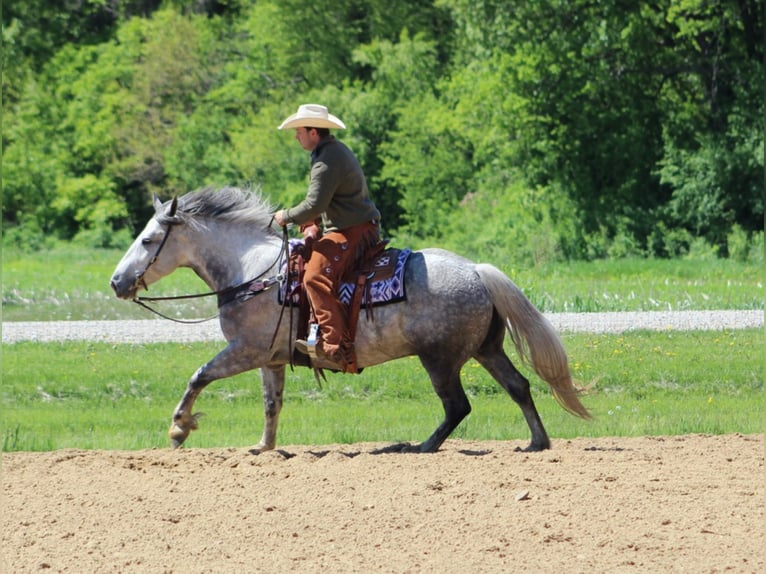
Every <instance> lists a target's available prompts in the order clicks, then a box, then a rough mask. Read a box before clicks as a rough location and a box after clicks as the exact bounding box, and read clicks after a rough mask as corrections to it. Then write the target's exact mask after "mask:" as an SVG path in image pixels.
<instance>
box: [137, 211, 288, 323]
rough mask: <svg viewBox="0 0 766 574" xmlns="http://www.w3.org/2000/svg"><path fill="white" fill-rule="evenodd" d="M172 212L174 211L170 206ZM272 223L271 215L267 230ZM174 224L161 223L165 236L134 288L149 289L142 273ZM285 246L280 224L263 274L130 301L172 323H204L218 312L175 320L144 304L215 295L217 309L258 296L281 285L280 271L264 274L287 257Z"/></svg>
mask: <svg viewBox="0 0 766 574" xmlns="http://www.w3.org/2000/svg"><path fill="white" fill-rule="evenodd" d="M171 209H172V208H171ZM173 211H175V210H174V209H173ZM273 222H274V218H273V217H272V218H271V221H270V222H269V224H268V226H267V229H268V230H271V229H272V228H271V225H272V223H273ZM174 225H176V223H174V222H172V221H169V222H168V223H166V224H165V235H164V236H163V237H162V240H161V241H160V244H159V245H158V246H157V250H156V251H155V252H154V255H153V256H152V258H151V259H150V260H149V261H148V262H147V264H146V266H145V267H144V269H143V271H141V272H140V273H139V274H138V275H136V281H135V283H134V284H133V285H134V287H143V288H144V289H145V290H146V291H148V290H149V286H148V285H147V284H146V281H145V280H144V276H145V275H146V273H147V271H149V268H150V267H151V266H152V265H154V264H155V263H156V262H157V259H158V258H159V256H160V252H161V251H162V248H163V247H165V244H166V243H167V241H168V238H169V237H170V232H171V230H172V229H173V226H174ZM289 249H290V247H289V239H288V234H287V228H286V227H283V228H282V247H281V248H280V250H279V253H278V254H277V257H276V259H275V260H274V262H273V263H272V264H271V265H269V266H268V267H266V270H265V271H264V272H263V273H261V274H259V275H258V276H256V277H254V278H252V279H248V280H247V281H244V282H242V283H239V284H237V285H232V286H229V287H225V288H223V289H218V290H216V291H207V292H205V293H194V294H191V295H172V296H164V297H134V298H133V299H132V301H133V302H134V303H136V304H137V305H139V306H140V307H143V308H144V309H146V310H148V311H151V312H152V313H154V314H155V315H157V316H158V317H162V318H163V319H167V320H169V321H173V322H175V323H184V324H196V323H204V322H206V321H210V320H212V319H215V318H216V317H218V315H219V314H220V312H218V313H216V314H215V315H212V316H210V317H207V318H205V319H176V318H174V317H170V316H169V315H166V314H164V313H162V312H160V311H157V310H156V309H154V308H153V307H151V306H150V305H148V304H147V302H156V301H179V300H183V299H200V298H202V297H212V296H217V297H218V309H220V308H221V307H223V306H224V305H228V304H229V303H231V302H233V301H237V300H246V299H250V298H252V297H255V296H256V295H260V294H261V293H263V292H265V291H267V290H269V289H270V288H271V287H273V286H274V285H282V284H283V283H284V281H285V276H284V275H283V274H281V273H278V274H276V275H273V276H271V277H266V278H265V279H264V277H265V276H266V273H267V272H268V270H269V269H272V268H274V267H277V268H279V267H280V266H281V262H282V261H283V260H285V261H286V260H287V258H288V257H289ZM283 258H284V259H283ZM287 299H288V298H286V300H285V303H287ZM283 311H284V309H283ZM279 321H280V323H281V321H282V314H281V313H280V316H279ZM278 328H279V324H277V329H278Z"/></svg>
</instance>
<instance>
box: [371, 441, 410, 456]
mask: <svg viewBox="0 0 766 574" xmlns="http://www.w3.org/2000/svg"><path fill="white" fill-rule="evenodd" d="M400 452H417V447H413V446H412V445H411V444H410V443H408V442H398V443H396V444H391V445H388V446H383V447H380V448H376V449H375V450H373V451H372V452H371V454H390V453H400Z"/></svg>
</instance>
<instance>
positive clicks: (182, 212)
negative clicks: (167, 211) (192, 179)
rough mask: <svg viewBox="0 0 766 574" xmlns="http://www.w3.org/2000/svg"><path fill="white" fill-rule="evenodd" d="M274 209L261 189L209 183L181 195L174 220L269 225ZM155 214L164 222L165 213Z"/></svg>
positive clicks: (192, 222)
mask: <svg viewBox="0 0 766 574" xmlns="http://www.w3.org/2000/svg"><path fill="white" fill-rule="evenodd" d="M273 213H274V208H273V206H272V205H271V203H270V202H269V200H268V199H267V198H266V197H264V196H263V194H262V193H261V192H260V190H259V189H240V188H238V187H230V186H226V187H222V188H220V189H216V188H214V187H206V188H204V189H200V190H197V191H191V192H189V193H187V194H185V195H182V196H181V197H179V198H178V209H177V210H176V214H175V217H174V218H173V220H174V221H175V222H178V221H179V220H181V221H182V222H183V223H187V224H195V223H198V224H199V223H202V222H201V221H200V220H201V219H206V218H214V219H218V220H221V221H226V222H229V223H252V224H253V225H256V226H259V227H267V226H268V225H269V223H270V222H271V217H272V214H273ZM156 216H157V218H158V220H159V221H160V223H165V221H163V217H164V216H163V214H162V213H158V214H157V215H156ZM165 219H167V218H165ZM167 223H170V221H167Z"/></svg>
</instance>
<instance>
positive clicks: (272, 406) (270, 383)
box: [250, 365, 285, 454]
mask: <svg viewBox="0 0 766 574" xmlns="http://www.w3.org/2000/svg"><path fill="white" fill-rule="evenodd" d="M261 383H262V387H263V411H264V419H263V436H261V442H259V443H258V444H257V445H255V446H254V447H253V448H252V449H251V450H250V452H251V453H253V454H258V453H260V452H263V451H266V450H273V449H274V447H275V446H276V445H277V425H278V424H279V413H280V411H281V410H282V393H283V392H284V389H285V367H284V365H282V366H281V367H277V368H273V369H270V368H265V367H264V368H263V369H261Z"/></svg>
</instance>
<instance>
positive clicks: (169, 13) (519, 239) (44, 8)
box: [2, 0, 765, 261]
mask: <svg viewBox="0 0 766 574" xmlns="http://www.w3.org/2000/svg"><path fill="white" fill-rule="evenodd" d="M2 22H3V72H4V73H3V85H2V88H3V158H2V160H3V164H2V172H3V173H2V175H3V182H2V183H3V187H2V200H3V235H4V240H5V241H6V242H16V243H19V244H23V245H26V246H35V245H41V244H44V243H45V241H47V240H49V239H50V238H54V237H55V238H60V239H66V240H69V239H73V240H76V241H80V242H86V243H88V244H90V245H94V246H110V245H123V244H124V243H125V242H126V241H128V240H129V238H130V237H132V235H133V234H134V233H135V231H136V230H137V228H139V227H140V226H142V225H143V223H144V222H145V220H146V219H147V218H148V217H149V216H150V214H151V201H150V199H151V195H152V194H153V193H157V194H159V195H160V196H161V197H169V196H171V195H173V194H179V193H184V192H186V191H189V190H191V189H196V188H199V187H202V186H205V185H222V184H234V185H241V186H259V187H261V188H262V189H263V191H264V192H265V193H267V194H268V195H269V196H270V197H271V198H272V199H273V201H274V202H275V203H277V204H290V203H292V202H294V201H296V200H297V199H298V198H300V197H302V195H303V194H304V192H305V186H306V177H307V169H308V160H307V157H306V154H305V152H303V150H301V149H300V147H299V146H298V145H297V144H296V143H295V142H294V141H293V140H292V134H289V133H283V132H278V131H277V130H276V129H275V126H276V125H278V123H279V122H280V121H281V119H283V118H284V117H285V116H286V115H288V114H289V113H292V112H293V111H294V109H295V108H296V107H297V105H298V104H299V103H304V102H309V101H316V102H321V103H325V104H326V105H328V106H329V107H330V108H331V109H332V110H333V111H334V112H336V113H337V114H338V115H340V116H341V117H342V118H343V120H344V121H345V122H346V123H347V125H348V126H349V129H348V130H347V131H346V132H343V134H342V138H343V139H344V140H345V141H347V143H349V144H350V145H351V147H352V148H353V149H354V150H355V151H356V152H357V153H358V155H359V157H360V159H361V161H362V163H363V166H364V169H365V171H366V173H367V176H368V179H369V182H370V187H371V190H372V193H373V195H374V197H375V198H376V201H377V203H378V205H379V206H380V207H381V209H382V211H383V214H384V223H385V226H386V231H387V233H388V234H389V235H392V236H394V237H395V238H396V239H397V240H398V242H408V243H410V244H413V245H420V244H423V243H433V242H438V243H440V244H442V245H446V246H459V248H460V250H461V251H462V252H464V253H466V254H467V255H470V256H476V257H480V258H482V259H485V260H486V259H501V258H503V257H507V256H511V257H512V258H514V259H516V260H521V261H539V260H546V259H551V258H557V257H564V258H584V257H602V256H607V255H623V254H630V253H641V254H648V255H658V256H675V255H678V254H683V253H685V252H687V251H688V250H689V249H690V248H691V247H692V246H693V245H699V244H700V242H704V245H706V246H708V248H709V249H710V250H712V251H717V252H718V253H719V254H721V255H727V254H729V253H730V252H731V253H732V254H735V255H737V256H743V254H744V255H746V251H747V248H746V246H748V245H752V244H753V240H752V237H753V236H754V234H757V233H758V232H762V229H763V184H764V175H763V173H764V172H763V169H764V140H763V117H764V104H763V100H764V98H763V96H764V93H763V87H764V77H765V76H764V67H763V39H764V8H763V5H762V3H761V2H758V1H756V0H653V1H649V0H638V1H636V0H631V1H627V0H609V1H606V2H595V1H593V0H566V1H565V0H539V1H536V2H521V1H509V0H385V1H382V0H333V1H329V0H315V1H313V2H311V3H305V2H298V1H297V0H166V1H160V0H126V1H120V0H71V1H66V2H61V1H59V2H54V1H51V0H5V1H4V3H3V13H2ZM743 246H745V247H743Z"/></svg>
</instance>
